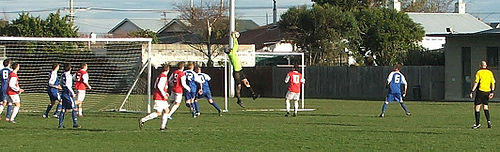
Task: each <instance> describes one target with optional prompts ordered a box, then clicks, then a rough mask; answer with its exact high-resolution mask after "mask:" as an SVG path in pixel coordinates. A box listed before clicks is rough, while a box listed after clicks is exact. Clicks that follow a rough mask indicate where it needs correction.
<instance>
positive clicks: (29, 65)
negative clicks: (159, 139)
mask: <svg viewBox="0 0 500 152" xmlns="http://www.w3.org/2000/svg"><path fill="white" fill-rule="evenodd" d="M0 51H2V52H0V56H1V59H2V60H4V59H9V60H11V61H12V62H13V63H19V64H20V69H19V72H18V75H19V85H20V87H21V88H22V89H24V90H25V92H24V93H23V94H21V96H20V97H21V102H22V103H23V106H22V108H21V110H23V111H30V112H41V111H44V110H45V108H46V106H47V104H49V103H50V101H49V97H48V95H47V91H46V90H47V86H48V76H49V72H50V71H51V70H52V65H53V64H54V63H59V64H60V69H59V71H58V76H59V77H60V75H61V74H62V73H63V72H64V64H65V63H71V65H72V71H71V74H74V73H75V72H76V71H78V70H80V64H81V63H87V65H88V70H87V71H88V73H89V84H90V85H91V86H92V90H87V95H86V97H85V100H84V104H83V106H84V111H108V110H121V111H140V112H149V111H150V106H149V105H150V103H151V98H150V95H151V64H150V62H149V61H150V56H151V55H150V52H151V39H150V38H31V37H0Z"/></svg>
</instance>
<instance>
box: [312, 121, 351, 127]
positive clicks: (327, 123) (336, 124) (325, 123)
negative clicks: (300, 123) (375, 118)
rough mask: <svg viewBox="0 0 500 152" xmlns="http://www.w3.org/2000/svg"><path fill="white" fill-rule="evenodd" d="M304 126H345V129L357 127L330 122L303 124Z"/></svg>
mask: <svg viewBox="0 0 500 152" xmlns="http://www.w3.org/2000/svg"><path fill="white" fill-rule="evenodd" d="M304 124H306V125H321V126H323V125H326V126H346V127H355V126H357V125H353V124H341V123H330V122H308V123H304Z"/></svg>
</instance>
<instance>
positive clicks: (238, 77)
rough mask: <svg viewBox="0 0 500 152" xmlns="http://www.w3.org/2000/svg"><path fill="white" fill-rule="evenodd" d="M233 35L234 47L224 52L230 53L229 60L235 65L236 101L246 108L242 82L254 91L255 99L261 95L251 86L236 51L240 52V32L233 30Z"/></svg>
mask: <svg viewBox="0 0 500 152" xmlns="http://www.w3.org/2000/svg"><path fill="white" fill-rule="evenodd" d="M231 37H232V38H233V48H231V49H227V50H225V51H224V52H225V53H227V54H228V56H229V60H230V61H231V64H232V65H233V70H234V71H233V78H234V82H235V83H236V88H235V89H236V90H235V92H236V98H237V99H238V101H237V102H236V103H237V104H238V105H240V106H241V107H242V108H245V106H244V105H243V102H242V101H241V83H242V82H243V84H244V85H245V87H246V88H247V90H249V91H250V93H252V98H253V100H255V99H257V98H258V97H259V95H258V94H256V93H255V92H254V91H253V89H252V87H251V86H250V82H248V80H247V78H246V77H245V74H244V73H243V67H242V65H241V61H240V58H239V57H238V55H237V54H236V52H238V49H239V45H238V38H239V37H240V33H238V32H233V33H232V34H231Z"/></svg>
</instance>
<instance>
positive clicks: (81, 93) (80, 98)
mask: <svg viewBox="0 0 500 152" xmlns="http://www.w3.org/2000/svg"><path fill="white" fill-rule="evenodd" d="M76 91H77V92H78V93H76V100H78V101H82V102H83V100H84V99H85V90H76Z"/></svg>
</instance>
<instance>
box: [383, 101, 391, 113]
mask: <svg viewBox="0 0 500 152" xmlns="http://www.w3.org/2000/svg"><path fill="white" fill-rule="evenodd" d="M388 105H389V103H387V102H384V104H383V105H382V113H385V110H387V106H388Z"/></svg>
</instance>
